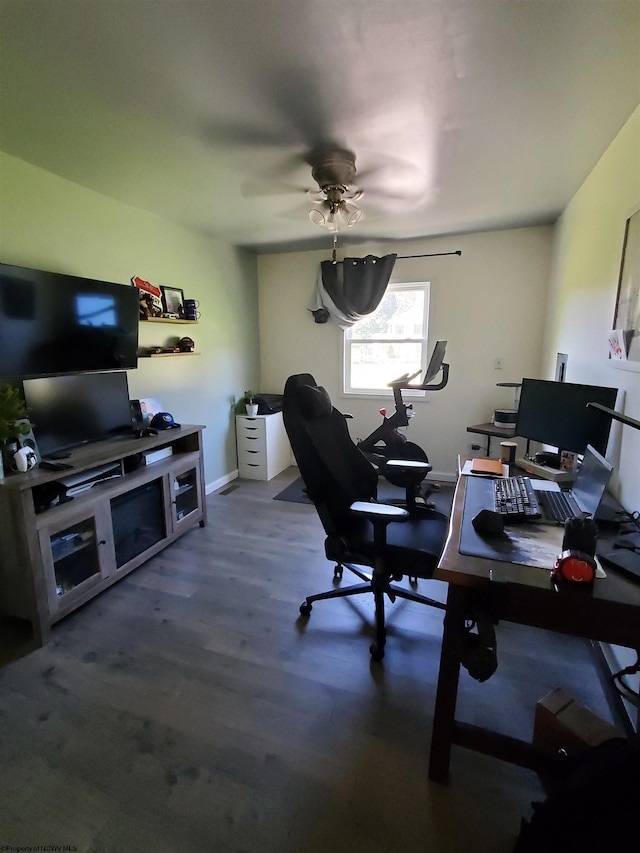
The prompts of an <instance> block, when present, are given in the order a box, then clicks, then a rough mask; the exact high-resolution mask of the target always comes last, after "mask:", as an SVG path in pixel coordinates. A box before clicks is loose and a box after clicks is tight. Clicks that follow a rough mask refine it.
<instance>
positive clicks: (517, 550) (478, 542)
mask: <svg viewBox="0 0 640 853" xmlns="http://www.w3.org/2000/svg"><path fill="white" fill-rule="evenodd" d="M481 509H493V480H490V479H486V478H485V477H467V482H466V492H465V496H464V509H463V513H462V526H461V530H460V546H459V548H458V550H459V552H460V553H461V554H466V555H467V556H469V557H483V558H485V559H487V560H498V561H500V562H503V563H520V564H522V565H524V566H537V567H539V568H541V569H552V568H553V566H554V564H555V561H556V559H557V557H558V554H559V553H560V551H561V550H562V536H563V533H564V530H563V528H562V527H560V526H557V525H550V524H540V523H536V522H535V521H522V522H518V521H507V522H505V531H504V533H503V534H501V535H498V536H489V535H481V534H479V533H476V531H475V530H474V529H473V524H472V523H471V520H472V518H473V517H474V516H475V515H476V514H477V513H478V512H480V510H481Z"/></svg>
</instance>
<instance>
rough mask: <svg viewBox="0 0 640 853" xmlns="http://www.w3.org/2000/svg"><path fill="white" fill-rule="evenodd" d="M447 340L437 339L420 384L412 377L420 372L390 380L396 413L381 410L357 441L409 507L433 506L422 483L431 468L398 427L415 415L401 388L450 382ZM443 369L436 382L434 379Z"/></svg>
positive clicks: (424, 388)
mask: <svg viewBox="0 0 640 853" xmlns="http://www.w3.org/2000/svg"><path fill="white" fill-rule="evenodd" d="M446 346H447V342H446V341H437V343H436V345H435V347H434V349H433V353H432V354H431V358H430V360H429V365H428V367H427V372H426V374H425V377H424V380H423V382H422V384H421V385H413V384H412V382H413V380H414V379H415V378H416V377H417V376H419V375H420V373H422V371H421V370H418V371H416V372H415V373H412V374H409V373H405V374H404V375H403V376H400V377H399V378H398V379H394V380H393V382H390V383H389V385H388V387H389V388H392V389H393V399H394V402H395V412H394V413H393V414H392V415H391V416H390V417H387V410H386V409H380V414H381V415H382V423H381V424H380V426H379V427H378V428H377V429H376V430H374V431H373V432H372V433H371V435H369V436H367V438H364V439H362V440H361V441H359V442H358V447H359V448H360V450H361V451H362V452H363V453H364V455H365V456H366V457H367V459H368V460H369V461H370V462H371V464H372V465H373V466H374V467H375V468H377V470H378V472H379V473H380V474H381V475H382V476H383V477H384V478H385V479H386V480H388V481H389V482H390V483H391V484H392V485H394V486H399V487H401V488H404V489H405V492H406V503H407V506H408V508H410V509H433V504H431V503H430V502H428V501H427V494H428V492H427V493H423V491H422V482H423V480H424V479H425V477H426V476H427V474H428V473H429V472H430V471H431V468H432V466H431V464H430V462H429V457H428V456H427V454H426V453H425V452H424V450H423V449H422V448H421V447H420V445H418V444H415V443H414V442H413V441H409V440H408V439H407V437H406V435H405V434H404V433H403V432H401V431H400V430H401V429H402V428H403V427H407V426H409V421H410V419H411V418H412V417H413V416H414V414H415V412H414V411H413V404H412V403H405V402H404V400H403V399H402V392H403V391H440V390H442V388H444V387H445V386H446V384H447V382H448V381H449V365H448V364H445V363H444V361H443V359H444V354H445V350H446ZM440 371H442V377H441V379H440V381H439V382H437V383H434V382H433V380H434V379H435V378H436V376H437V375H438V374H439V373H440ZM437 488H438V486H437V484H433V485H431V486H430V487H429V489H428V491H435V490H436V489H437Z"/></svg>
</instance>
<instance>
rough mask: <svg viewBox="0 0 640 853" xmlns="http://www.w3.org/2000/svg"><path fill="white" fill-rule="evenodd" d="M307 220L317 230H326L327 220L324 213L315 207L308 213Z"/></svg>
mask: <svg viewBox="0 0 640 853" xmlns="http://www.w3.org/2000/svg"><path fill="white" fill-rule="evenodd" d="M309 219H310V220H311V221H312V222H313V224H314V225H317V226H318V228H326V226H327V219H326V217H325V215H324V213H323V212H322V211H321V210H319V209H318V208H317V207H314V208H312V209H311V210H310V211H309Z"/></svg>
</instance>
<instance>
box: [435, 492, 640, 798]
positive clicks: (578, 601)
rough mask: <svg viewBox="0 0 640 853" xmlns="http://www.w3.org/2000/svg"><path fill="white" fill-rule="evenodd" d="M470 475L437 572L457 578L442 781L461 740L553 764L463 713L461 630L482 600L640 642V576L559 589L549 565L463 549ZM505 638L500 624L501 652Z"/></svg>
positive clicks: (534, 621) (446, 672) (438, 734)
mask: <svg viewBox="0 0 640 853" xmlns="http://www.w3.org/2000/svg"><path fill="white" fill-rule="evenodd" d="M466 482H467V477H464V476H462V477H460V478H459V479H458V484H457V487H456V492H455V495H454V501H453V509H452V514H451V522H450V528H449V535H448V538H447V542H446V544H445V549H444V552H443V555H442V558H441V560H440V562H439V564H438V568H437V569H436V571H435V573H434V577H435V578H438V579H439V580H443V581H447V582H448V583H449V592H448V596H447V611H446V614H445V620H444V634H443V640H442V650H441V656H440V671H439V676H438V688H437V693H436V705H435V712H434V723H433V736H432V741H431V754H430V761H429V778H431V779H433V780H435V781H437V782H446V781H448V778H449V761H450V757H451V747H452V746H453V744H457V745H458V746H464V747H466V748H467V749H473V750H476V751H478V752H482V753H485V754H487V755H492V756H494V757H496V758H500V759H502V760H503V761H508V762H510V763H512V764H518V765H520V766H522V767H528V768H529V769H531V770H535V771H541V770H544V769H545V768H548V766H549V757H548V756H544V755H542V754H541V753H540V752H539V751H537V750H536V749H535V748H534V747H533V746H532V745H531V744H530V743H528V742H525V741H521V740H518V739H516V738H512V737H508V736H506V735H502V734H499V733H498V732H494V731H490V730H489V729H484V728H481V727H479V726H474V725H470V724H468V723H464V722H460V721H458V720H456V717H455V713H456V701H457V694H458V679H459V676H460V665H461V661H460V647H459V638H460V635H461V631H462V630H463V628H464V622H465V617H467V616H468V614H469V612H470V611H471V610H472V609H473V607H474V606H475V605H477V604H478V603H479V602H482V603H484V604H488V605H489V606H490V608H491V611H492V613H493V614H494V615H495V616H496V617H497V618H498V619H500V620H504V621H507V622H514V623H516V624H520V625H530V626H532V627H537V628H544V629H547V630H551V631H558V632H560V633H563V634H571V635H574V636H578V637H584V638H586V639H590V640H596V641H600V642H607V643H613V644H616V645H620V646H626V647H629V648H632V649H636V650H637V649H640V584H637V583H635V582H634V581H632V580H627V579H626V578H625V577H623V576H622V575H619V574H616V573H615V572H614V571H613V570H608V571H607V578H606V579H602V580H599V579H597V580H596V583H595V585H594V588H593V590H592V591H590V590H586V589H573V588H572V589H566V590H562V591H556V590H555V589H554V588H553V587H552V586H551V583H550V577H549V573H548V572H546V571H545V570H544V569H540V568H535V567H532V566H524V565H517V564H515V563H505V562H499V561H494V560H488V559H484V558H479V557H469V556H464V555H462V554H460V552H459V550H458V546H459V542H460V532H461V528H462V520H463V508H464V495H465V488H466ZM499 642H500V637H499V626H498V660H499V659H500V646H499ZM478 689H479V690H482V686H481V685H479V686H478Z"/></svg>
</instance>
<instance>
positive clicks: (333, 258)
mask: <svg viewBox="0 0 640 853" xmlns="http://www.w3.org/2000/svg"><path fill="white" fill-rule="evenodd" d="M337 239H338V235H337V234H335V233H334V235H333V252H332V253H331V263H333V264H337V263H338V261H337V260H336V240H337Z"/></svg>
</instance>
